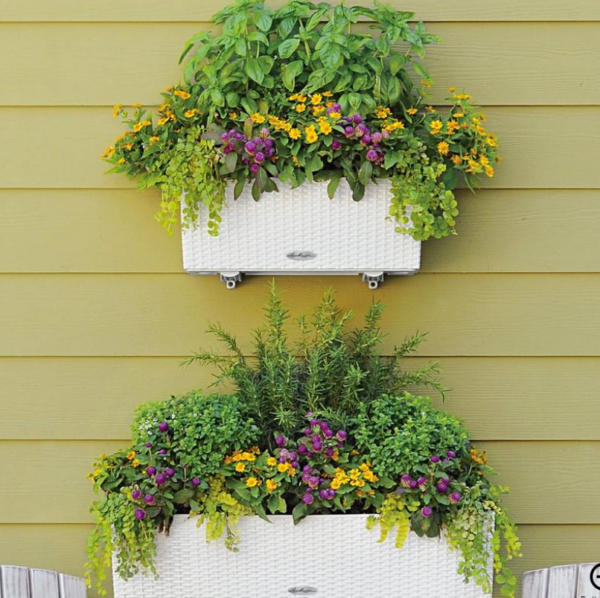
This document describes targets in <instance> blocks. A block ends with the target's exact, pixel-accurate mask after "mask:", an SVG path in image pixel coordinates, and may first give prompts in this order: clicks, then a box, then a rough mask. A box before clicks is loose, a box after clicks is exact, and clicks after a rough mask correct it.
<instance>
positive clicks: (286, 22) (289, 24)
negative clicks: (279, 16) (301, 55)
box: [277, 17, 296, 39]
mask: <svg viewBox="0 0 600 598" xmlns="http://www.w3.org/2000/svg"><path fill="white" fill-rule="evenodd" d="M295 25H296V18H295V17H287V18H285V19H283V21H281V23H279V25H278V27H277V33H279V37H280V38H281V39H285V38H286V37H287V36H288V35H289V34H290V33H291V32H292V30H293V29H294V26H295Z"/></svg>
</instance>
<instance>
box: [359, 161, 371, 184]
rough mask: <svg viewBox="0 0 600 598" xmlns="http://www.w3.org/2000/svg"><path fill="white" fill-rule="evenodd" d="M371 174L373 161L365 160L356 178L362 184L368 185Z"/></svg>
mask: <svg viewBox="0 0 600 598" xmlns="http://www.w3.org/2000/svg"><path fill="white" fill-rule="evenodd" d="M372 176H373V163H372V162H369V161H368V160H365V161H364V162H363V163H362V165H361V167H360V170H359V171H358V180H359V181H360V182H361V183H362V184H363V185H368V184H369V183H370V182H371V177H372Z"/></svg>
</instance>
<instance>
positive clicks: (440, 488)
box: [436, 482, 448, 494]
mask: <svg viewBox="0 0 600 598" xmlns="http://www.w3.org/2000/svg"><path fill="white" fill-rule="evenodd" d="M436 488H437V491H438V492H439V493H440V494H446V492H448V486H447V485H446V484H444V483H443V482H440V483H439V484H438V485H437V486H436Z"/></svg>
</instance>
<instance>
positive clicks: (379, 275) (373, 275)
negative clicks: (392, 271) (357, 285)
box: [362, 272, 385, 291]
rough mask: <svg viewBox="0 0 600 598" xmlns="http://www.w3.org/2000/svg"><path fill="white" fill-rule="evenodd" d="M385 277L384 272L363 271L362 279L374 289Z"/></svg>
mask: <svg viewBox="0 0 600 598" xmlns="http://www.w3.org/2000/svg"><path fill="white" fill-rule="evenodd" d="M384 279H385V274H384V273H383V272H363V275H362V280H363V282H366V283H367V284H368V285H369V289H371V290H372V291H374V290H375V289H377V287H378V286H379V285H380V283H382V282H383V281H384Z"/></svg>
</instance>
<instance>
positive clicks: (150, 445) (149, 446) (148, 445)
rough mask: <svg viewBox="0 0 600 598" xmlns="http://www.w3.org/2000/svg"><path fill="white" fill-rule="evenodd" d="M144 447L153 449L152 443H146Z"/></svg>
mask: <svg viewBox="0 0 600 598" xmlns="http://www.w3.org/2000/svg"><path fill="white" fill-rule="evenodd" d="M144 446H145V447H146V448H152V443H151V442H146V444H145V445H144Z"/></svg>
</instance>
